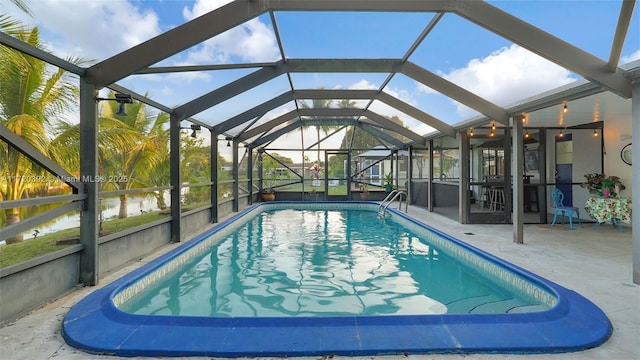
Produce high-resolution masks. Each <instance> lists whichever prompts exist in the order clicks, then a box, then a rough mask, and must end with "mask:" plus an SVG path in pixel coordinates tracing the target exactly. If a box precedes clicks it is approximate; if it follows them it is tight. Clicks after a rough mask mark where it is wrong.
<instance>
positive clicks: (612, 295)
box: [0, 206, 640, 360]
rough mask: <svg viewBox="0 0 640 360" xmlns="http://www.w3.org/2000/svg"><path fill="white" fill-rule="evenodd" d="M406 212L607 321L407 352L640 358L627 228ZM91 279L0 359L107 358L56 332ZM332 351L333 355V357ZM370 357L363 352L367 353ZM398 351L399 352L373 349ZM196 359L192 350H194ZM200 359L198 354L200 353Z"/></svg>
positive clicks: (17, 337)
mask: <svg viewBox="0 0 640 360" xmlns="http://www.w3.org/2000/svg"><path fill="white" fill-rule="evenodd" d="M409 215H411V216H413V217H415V218H416V219H418V220H420V221H422V222H424V223H427V224H429V225H430V226H433V227H435V228H437V229H439V230H442V231H444V232H446V233H448V234H451V235H453V236H455V237H456V238H458V239H460V240H463V241H465V242H467V243H469V244H471V245H473V246H476V247H478V248H480V249H483V250H485V251H487V252H490V253H492V254H494V255H496V256H498V257H500V258H502V259H504V260H507V261H509V262H511V263H513V264H516V265H518V266H521V267H523V268H525V269H528V270H530V271H532V272H534V273H536V274H538V275H540V276H542V277H544V278H546V279H549V280H551V281H554V282H556V283H558V284H560V285H562V286H564V287H566V288H568V289H571V290H574V291H576V292H578V293H580V294H581V295H583V296H585V297H586V298H588V299H589V300H591V301H592V302H594V303H595V304H596V305H598V306H599V307H600V308H601V309H602V310H603V311H604V312H605V313H606V314H607V316H608V317H609V319H610V320H611V322H612V323H613V327H614V331H613V335H612V336H611V338H610V339H609V340H608V341H607V342H606V343H605V344H603V345H602V346H600V347H597V348H594V349H590V350H587V351H582V352H575V353H564V354H541V355H511V354H504V355H503V354H471V355H468V354H465V355H462V354H448V355H439V354H436V355H411V356H409V358H412V359H457V358H464V359H482V360H485V359H487V360H488V359H554V360H555V359H558V360H561V359H612V360H627V359H629V360H631V359H640V346H639V345H638V339H640V311H639V310H638V309H640V285H636V284H633V282H632V281H631V278H632V270H631V266H632V264H631V228H628V227H626V228H625V232H623V233H621V232H619V231H618V230H617V229H616V228H614V227H613V226H612V225H601V226H600V227H598V228H597V229H594V228H593V224H585V226H584V228H580V227H577V228H576V229H575V230H569V229H568V225H556V226H554V227H549V226H548V225H525V227H524V229H525V230H524V231H525V244H524V245H517V244H514V243H513V241H512V238H513V227H512V226H511V225H461V224H459V223H457V222H456V221H453V220H450V219H448V218H446V217H444V216H441V215H437V214H434V213H429V212H428V211H426V210H425V209H423V208H419V207H415V206H410V207H409ZM176 246H180V244H172V245H168V246H166V247H165V248H163V249H162V250H160V251H158V252H157V253H155V254H153V255H152V256H149V257H147V258H144V259H141V260H140V261H138V262H136V263H135V264H131V265H129V266H127V267H125V268H123V269H120V270H119V271H116V272H113V273H111V274H109V275H108V276H106V277H105V278H103V279H101V280H100V286H104V285H106V284H108V283H109V282H111V281H113V280H115V279H117V278H119V277H121V276H123V275H124V274H126V273H128V272H130V271H132V270H133V269H135V268H137V267H139V266H141V265H143V264H144V263H146V262H148V261H150V260H151V259H153V258H155V257H157V256H158V255H160V254H163V253H165V252H166V251H168V250H170V249H173V248H174V247H176ZM96 288H97V287H91V288H82V289H79V290H77V291H74V292H73V293H71V294H69V295H67V296H65V297H63V298H61V299H59V300H57V301H54V302H52V303H51V304H48V305H46V306H44V307H42V308H41V309H38V310H36V311H33V312H32V313H31V314H29V315H27V316H25V317H23V318H21V319H19V320H17V321H15V322H13V323H9V324H6V325H5V326H3V327H1V328H0V357H1V358H2V359H7V360H9V359H11V360H14V359H16V360H18V359H63V360H72V359H73V360H75V359H113V358H114V357H111V356H106V355H104V356H99V355H92V354H87V353H84V352H82V351H80V350H77V349H74V348H72V347H70V346H69V345H67V344H66V343H65V342H64V341H63V339H62V336H61V335H60V329H61V322H62V319H63V317H64V315H65V314H66V312H67V311H68V310H69V309H70V308H71V307H72V306H73V305H74V304H75V303H76V302H77V301H79V300H80V299H82V298H83V297H84V296H86V295H87V294H89V293H90V292H92V291H94V290H96ZM336 358H337V357H336ZM367 358H371V357H367ZM376 358H377V359H378V358H379V359H388V360H393V359H401V358H406V357H405V356H380V357H376ZM194 359H197V358H194ZM202 359H206V358H202Z"/></svg>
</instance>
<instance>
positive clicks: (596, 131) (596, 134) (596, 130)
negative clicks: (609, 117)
mask: <svg viewBox="0 0 640 360" xmlns="http://www.w3.org/2000/svg"><path fill="white" fill-rule="evenodd" d="M593 137H598V129H593Z"/></svg>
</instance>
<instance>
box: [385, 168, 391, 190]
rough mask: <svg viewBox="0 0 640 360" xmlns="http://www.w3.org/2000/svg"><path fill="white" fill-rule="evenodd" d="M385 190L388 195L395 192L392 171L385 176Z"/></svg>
mask: <svg viewBox="0 0 640 360" xmlns="http://www.w3.org/2000/svg"><path fill="white" fill-rule="evenodd" d="M384 190H385V191H386V192H388V193H390V192H391V191H392V190H393V173H392V172H391V171H389V173H388V174H387V175H385V176H384Z"/></svg>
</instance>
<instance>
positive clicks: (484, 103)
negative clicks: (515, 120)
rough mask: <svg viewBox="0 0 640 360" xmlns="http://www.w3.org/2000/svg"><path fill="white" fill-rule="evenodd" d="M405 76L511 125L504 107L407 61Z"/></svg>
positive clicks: (404, 70)
mask: <svg viewBox="0 0 640 360" xmlns="http://www.w3.org/2000/svg"><path fill="white" fill-rule="evenodd" d="M401 72H402V73H403V74H404V75H407V76H408V77H410V78H412V79H414V80H416V81H418V82H420V83H422V84H424V85H426V86H428V87H430V88H432V89H434V90H436V91H438V92H440V93H441V94H443V95H445V96H448V97H450V98H452V99H454V100H456V101H458V102H460V103H462V104H464V105H466V106H468V107H470V108H472V109H474V110H476V111H478V112H480V113H482V114H484V115H486V116H488V117H489V118H491V119H494V120H496V121H497V122H499V123H502V124H504V125H509V114H507V111H506V110H505V109H503V108H502V107H500V106H498V105H496V104H493V103H492V102H490V101H488V100H485V99H483V98H481V97H480V96H478V95H476V94H474V93H472V92H471V91H468V90H466V89H464V88H462V87H460V86H458V85H456V84H454V83H452V82H450V81H448V80H445V79H443V78H441V77H440V76H438V75H436V74H434V73H432V72H431V71H428V70H426V69H424V68H421V67H419V66H418V65H416V64H414V63H412V62H409V61H407V62H406V63H405V64H404V66H403V67H402V71H401Z"/></svg>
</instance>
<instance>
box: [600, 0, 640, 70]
mask: <svg viewBox="0 0 640 360" xmlns="http://www.w3.org/2000/svg"><path fill="white" fill-rule="evenodd" d="M635 5H636V0H623V1H622V6H621V7H620V16H619V18H618V25H617V26H616V33H615V35H614V36H613V42H612V44H611V53H610V54H609V62H608V63H607V70H609V71H610V72H615V71H616V69H617V68H618V62H619V61H620V53H622V46H623V44H624V39H625V38H626V37H627V31H629V24H630V23H631V16H632V15H633V8H634V7H635Z"/></svg>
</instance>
